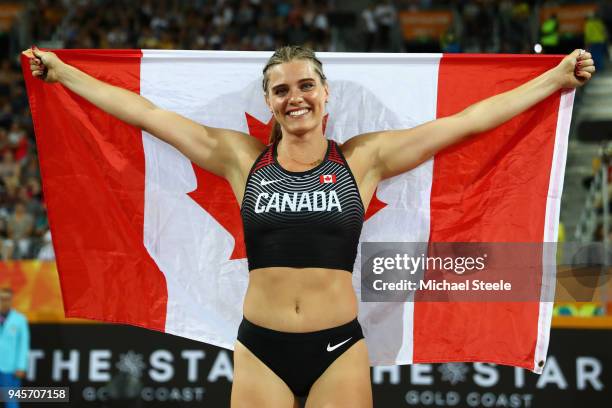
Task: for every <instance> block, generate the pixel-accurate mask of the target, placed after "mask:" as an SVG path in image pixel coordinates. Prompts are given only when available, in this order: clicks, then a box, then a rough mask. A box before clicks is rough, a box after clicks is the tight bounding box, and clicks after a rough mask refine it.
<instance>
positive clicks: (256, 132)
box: [187, 113, 387, 259]
mask: <svg viewBox="0 0 612 408" xmlns="http://www.w3.org/2000/svg"><path fill="white" fill-rule="evenodd" d="M245 116H246V121H247V125H248V127H249V134H250V135H251V136H253V137H256V138H257V139H259V140H260V141H261V142H262V143H264V144H268V138H269V136H270V133H271V131H272V127H273V126H274V118H270V120H269V121H268V123H263V122H260V121H259V120H258V119H257V118H255V117H253V116H251V115H249V114H248V113H245ZM328 116H329V115H325V117H324V118H323V132H325V127H326V125H327V119H328ZM191 165H192V167H193V171H194V173H195V176H196V180H197V187H196V189H195V190H193V191H192V192H190V193H187V195H188V196H189V197H191V199H192V200H193V201H195V202H196V203H197V204H198V205H199V206H200V207H202V208H203V209H204V210H205V211H206V212H208V213H209V214H210V215H211V216H212V217H213V218H214V219H215V220H217V222H218V223H219V224H221V226H222V227H223V228H225V230H226V231H227V232H229V233H230V234H231V236H232V237H233V238H234V250H233V251H232V254H231V256H230V259H242V258H246V248H245V246H244V232H243V229H242V219H241V217H240V206H239V205H238V203H237V202H236V197H235V196H234V193H233V191H232V188H231V187H230V185H229V183H228V182H227V180H225V179H224V178H222V177H219V176H216V175H214V174H212V173H210V172H208V171H206V170H203V169H202V168H200V167H198V166H197V165H195V164H194V163H191ZM386 205H387V204H385V203H384V202H382V201H380V200H379V199H378V198H377V197H376V191H374V197H372V201H371V202H370V206H369V207H368V210H367V212H366V214H365V219H366V220H367V219H369V218H370V217H372V216H373V215H374V214H376V213H377V212H378V211H380V210H381V209H383V208H384V207H385V206H386Z"/></svg>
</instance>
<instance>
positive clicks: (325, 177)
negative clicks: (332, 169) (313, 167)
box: [319, 174, 336, 184]
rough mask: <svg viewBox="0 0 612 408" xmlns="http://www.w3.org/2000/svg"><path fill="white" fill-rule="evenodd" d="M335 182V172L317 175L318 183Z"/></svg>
mask: <svg viewBox="0 0 612 408" xmlns="http://www.w3.org/2000/svg"><path fill="white" fill-rule="evenodd" d="M335 182H336V175H335V174H321V175H320V176H319V183H321V184H328V183H335Z"/></svg>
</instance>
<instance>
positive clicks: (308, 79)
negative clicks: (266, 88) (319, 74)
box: [272, 78, 315, 91]
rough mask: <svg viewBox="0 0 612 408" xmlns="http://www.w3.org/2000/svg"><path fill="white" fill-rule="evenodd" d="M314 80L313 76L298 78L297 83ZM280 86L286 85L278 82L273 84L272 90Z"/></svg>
mask: <svg viewBox="0 0 612 408" xmlns="http://www.w3.org/2000/svg"><path fill="white" fill-rule="evenodd" d="M314 80H315V79H314V78H302V79H300V80H299V81H298V84H299V83H302V82H306V81H314ZM281 86H287V84H278V85H274V86H273V87H272V90H273V91H274V90H275V89H277V88H280V87H281Z"/></svg>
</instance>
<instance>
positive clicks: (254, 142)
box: [220, 129, 266, 161]
mask: <svg viewBox="0 0 612 408" xmlns="http://www.w3.org/2000/svg"><path fill="white" fill-rule="evenodd" d="M220 130H221V129H220ZM222 131H224V132H225V134H224V135H223V137H224V139H225V140H227V141H228V142H229V144H230V145H231V147H232V149H233V151H234V152H236V153H237V154H238V155H239V156H240V157H239V158H240V159H241V160H250V161H254V160H255V159H257V157H258V156H259V155H260V154H261V152H263V151H264V149H265V148H266V145H265V144H264V143H262V142H261V140H259V139H257V138H256V137H253V136H251V135H249V134H248V133H244V132H239V131H236V130H231V129H222Z"/></svg>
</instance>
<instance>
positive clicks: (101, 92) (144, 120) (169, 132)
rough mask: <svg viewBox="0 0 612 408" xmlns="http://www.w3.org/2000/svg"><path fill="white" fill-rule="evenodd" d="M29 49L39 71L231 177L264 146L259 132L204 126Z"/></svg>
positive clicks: (35, 71)
mask: <svg viewBox="0 0 612 408" xmlns="http://www.w3.org/2000/svg"><path fill="white" fill-rule="evenodd" d="M24 55H26V56H27V57H28V58H29V59H30V70H31V71H32V75H33V76H35V77H37V78H40V79H43V80H44V81H45V82H59V83H61V84H62V85H64V86H65V87H66V88H68V89H70V90H71V91H73V92H74V93H76V94H77V95H80V96H82V97H83V98H85V99H86V100H88V101H89V102H91V103H92V104H94V105H95V106H97V107H98V108H100V109H102V110H103V111H105V112H107V113H109V114H111V115H113V116H115V117H116V118H118V119H120V120H122V121H124V122H126V123H128V124H130V125H133V126H136V127H139V128H141V129H143V130H145V131H147V132H149V133H150V134H152V135H153V136H155V137H157V138H159V139H161V140H163V141H165V142H167V143H169V144H171V145H172V146H174V147H175V148H177V149H178V150H179V151H180V152H181V153H183V154H184V155H185V156H186V157H187V158H189V159H190V160H191V161H193V162H194V163H196V164H197V165H198V166H200V167H202V168H203V169H205V170H208V171H210V172H212V173H214V174H216V175H219V176H221V177H225V178H226V179H230V181H232V179H235V177H237V176H238V175H237V174H235V173H236V170H240V169H241V167H245V166H250V163H252V162H253V161H254V160H255V158H256V156H257V154H258V153H259V152H260V151H261V150H262V149H263V144H262V143H261V142H259V141H258V140H257V139H256V138H253V137H251V136H249V135H247V134H245V133H241V132H237V131H233V130H228V129H219V128H212V127H208V126H204V125H201V124H199V123H197V122H194V121H192V120H190V119H188V118H186V117H184V116H181V115H179V114H177V113H175V112H170V111H167V110H164V109H161V108H158V107H157V106H155V105H154V104H153V103H152V102H151V101H149V100H148V99H146V98H144V97H142V96H140V95H138V94H136V93H134V92H131V91H128V90H126V89H123V88H119V87H117V86H113V85H109V84H107V83H105V82H102V81H100V80H98V79H96V78H93V77H91V76H90V75H88V74H86V73H84V72H82V71H80V70H79V69H77V68H75V67H73V66H71V65H68V64H66V63H64V62H63V61H61V60H60V59H59V58H58V57H57V55H55V54H54V53H52V52H43V51H40V50H39V49H37V48H34V49H29V50H26V51H24ZM245 163H246V164H245ZM245 168H246V167H245ZM242 170H244V169H242ZM246 172H248V169H246ZM241 173H244V171H242V172H241Z"/></svg>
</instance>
